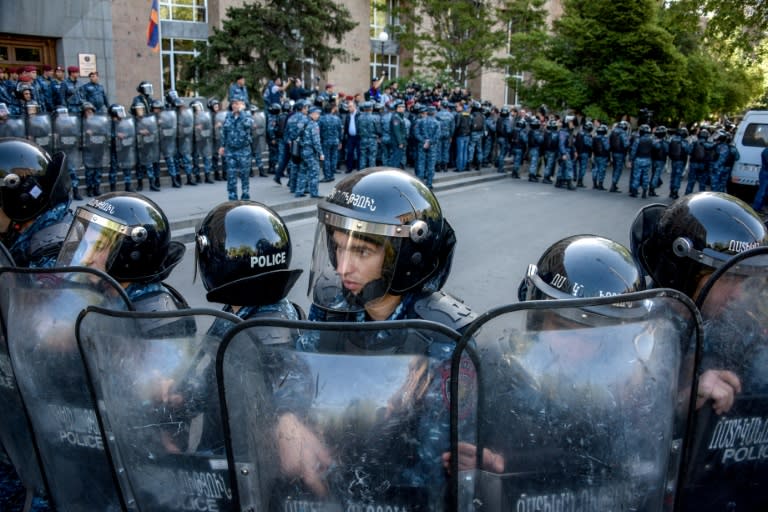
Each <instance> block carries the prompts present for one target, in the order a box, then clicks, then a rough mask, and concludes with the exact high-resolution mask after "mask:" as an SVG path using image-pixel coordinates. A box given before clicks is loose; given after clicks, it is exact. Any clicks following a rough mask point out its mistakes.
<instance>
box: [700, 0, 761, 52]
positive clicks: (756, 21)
mask: <svg viewBox="0 0 768 512" xmlns="http://www.w3.org/2000/svg"><path fill="white" fill-rule="evenodd" d="M701 4H702V5H701V10H702V11H703V12H705V13H707V14H708V16H709V20H708V22H707V34H708V35H710V36H711V37H712V38H713V39H714V40H716V41H718V42H719V43H722V46H723V48H725V49H729V50H734V49H738V50H740V51H742V52H743V54H742V55H743V56H744V57H745V58H746V59H747V60H758V59H759V58H760V57H762V54H763V53H764V47H763V43H764V42H765V41H766V34H767V33H768V32H767V31H768V3H766V2H764V1H762V0H704V1H703V2H701Z"/></svg>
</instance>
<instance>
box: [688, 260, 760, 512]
mask: <svg viewBox="0 0 768 512" xmlns="http://www.w3.org/2000/svg"><path fill="white" fill-rule="evenodd" d="M767 285H768V248H766V247H761V248H758V249H753V250H751V251H748V252H744V253H742V254H740V255H737V256H734V257H733V258H732V259H731V260H729V261H728V262H727V263H726V264H725V265H724V266H723V267H721V268H720V269H719V270H718V271H717V272H716V273H715V274H713V275H712V276H711V278H710V279H709V281H708V282H707V283H706V285H705V286H704V287H703V289H702V290H701V293H700V295H699V297H698V299H697V302H698V304H699V307H700V309H701V314H702V317H703V319H704V344H703V348H702V354H701V362H700V365H699V367H698V368H697V372H696V374H697V376H698V386H697V395H698V400H697V404H696V405H697V408H696V411H695V416H694V422H693V425H694V436H693V439H694V440H693V445H692V449H691V451H690V457H688V458H687V461H686V465H685V470H684V474H683V483H682V486H683V493H682V496H681V499H680V503H679V508H680V509H681V510H703V509H709V510H725V509H732V510H766V509H768V493H766V492H765V482H766V481H768V286H767Z"/></svg>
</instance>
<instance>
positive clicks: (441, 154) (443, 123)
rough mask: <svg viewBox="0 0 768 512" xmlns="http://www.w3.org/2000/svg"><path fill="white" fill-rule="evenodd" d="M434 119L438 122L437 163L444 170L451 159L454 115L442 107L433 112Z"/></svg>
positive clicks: (454, 124) (454, 123)
mask: <svg viewBox="0 0 768 512" xmlns="http://www.w3.org/2000/svg"><path fill="white" fill-rule="evenodd" d="M435 119H437V122H439V123H440V138H439V139H438V140H437V148H436V151H437V165H438V166H439V167H440V168H441V170H443V171H446V170H447V169H448V163H449V162H450V160H451V135H453V132H454V131H455V130H456V117H455V116H454V115H453V114H452V113H451V112H450V111H448V110H446V109H444V108H443V109H441V110H439V111H438V112H437V114H435Z"/></svg>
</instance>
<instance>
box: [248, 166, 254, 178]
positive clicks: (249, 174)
mask: <svg viewBox="0 0 768 512" xmlns="http://www.w3.org/2000/svg"><path fill="white" fill-rule="evenodd" d="M248 177H249V178H253V167H251V170H250V171H248Z"/></svg>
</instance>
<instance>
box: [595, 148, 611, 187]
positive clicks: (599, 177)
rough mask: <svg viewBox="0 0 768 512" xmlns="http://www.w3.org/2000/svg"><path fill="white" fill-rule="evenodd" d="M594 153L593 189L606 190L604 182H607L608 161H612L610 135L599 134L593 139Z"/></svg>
mask: <svg viewBox="0 0 768 512" xmlns="http://www.w3.org/2000/svg"><path fill="white" fill-rule="evenodd" d="M592 153H593V154H594V155H595V162H594V165H593V166H592V188H595V189H597V190H605V187H604V186H603V181H604V180H605V171H606V169H608V160H610V155H611V147H610V142H609V141H608V135H605V134H598V135H595V136H594V137H592Z"/></svg>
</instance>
